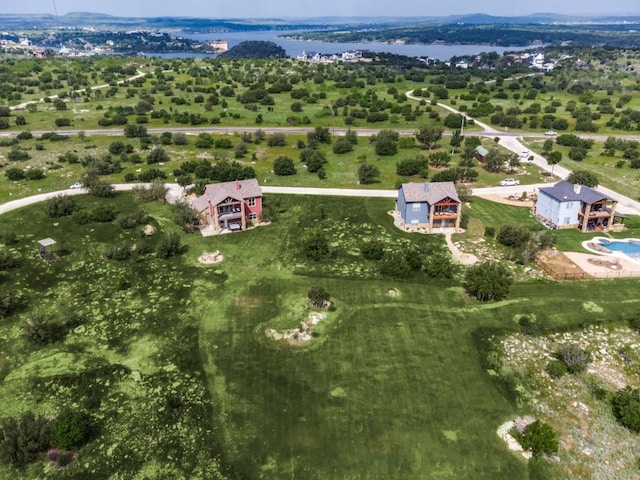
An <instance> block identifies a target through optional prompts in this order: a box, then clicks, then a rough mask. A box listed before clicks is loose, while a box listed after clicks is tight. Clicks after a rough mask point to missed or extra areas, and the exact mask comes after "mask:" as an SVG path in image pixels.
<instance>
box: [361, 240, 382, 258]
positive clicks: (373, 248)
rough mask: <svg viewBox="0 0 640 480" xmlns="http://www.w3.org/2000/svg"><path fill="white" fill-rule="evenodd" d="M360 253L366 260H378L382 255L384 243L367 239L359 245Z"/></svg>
mask: <svg viewBox="0 0 640 480" xmlns="http://www.w3.org/2000/svg"><path fill="white" fill-rule="evenodd" d="M360 253H362V256H363V257H364V258H365V259H366V260H380V259H382V257H383V255H384V243H383V242H381V241H379V240H369V241H368V242H364V243H363V244H362V245H361V246H360Z"/></svg>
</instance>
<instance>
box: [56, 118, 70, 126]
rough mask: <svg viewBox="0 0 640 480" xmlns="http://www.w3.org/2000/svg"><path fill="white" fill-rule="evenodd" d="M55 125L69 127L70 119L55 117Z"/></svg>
mask: <svg viewBox="0 0 640 480" xmlns="http://www.w3.org/2000/svg"><path fill="white" fill-rule="evenodd" d="M54 123H55V124H56V127H69V126H71V120H70V119H69V118H62V117H61V118H56V119H55V122H54Z"/></svg>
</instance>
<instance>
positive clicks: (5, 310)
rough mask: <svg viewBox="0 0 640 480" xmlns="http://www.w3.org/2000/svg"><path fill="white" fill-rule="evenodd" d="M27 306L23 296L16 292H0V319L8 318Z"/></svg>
mask: <svg viewBox="0 0 640 480" xmlns="http://www.w3.org/2000/svg"><path fill="white" fill-rule="evenodd" d="M26 304H27V299H26V298H25V297H24V295H23V294H22V293H21V292H19V291H16V290H0V318H3V317H8V316H9V315H11V314H12V313H15V312H17V311H18V310H20V309H21V308H23V307H24V306H25V305H26Z"/></svg>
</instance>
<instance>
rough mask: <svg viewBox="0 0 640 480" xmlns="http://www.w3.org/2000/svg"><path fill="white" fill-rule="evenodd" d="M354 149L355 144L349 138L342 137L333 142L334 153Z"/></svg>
mask: <svg viewBox="0 0 640 480" xmlns="http://www.w3.org/2000/svg"><path fill="white" fill-rule="evenodd" d="M352 150H353V144H352V143H351V142H350V141H349V139H348V138H345V137H341V138H339V139H338V140H336V141H335V143H334V144H333V153H335V154H336V155H340V154H342V153H348V152H350V151H352Z"/></svg>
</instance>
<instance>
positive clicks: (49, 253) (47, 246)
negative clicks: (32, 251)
mask: <svg viewBox="0 0 640 480" xmlns="http://www.w3.org/2000/svg"><path fill="white" fill-rule="evenodd" d="M56 245H57V242H56V241H55V240H54V239H53V238H43V239H42V240H38V253H39V254H40V257H41V258H43V259H44V260H47V261H50V262H51V261H55V260H57V259H58V254H57V253H56Z"/></svg>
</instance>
